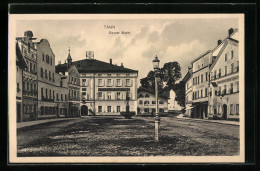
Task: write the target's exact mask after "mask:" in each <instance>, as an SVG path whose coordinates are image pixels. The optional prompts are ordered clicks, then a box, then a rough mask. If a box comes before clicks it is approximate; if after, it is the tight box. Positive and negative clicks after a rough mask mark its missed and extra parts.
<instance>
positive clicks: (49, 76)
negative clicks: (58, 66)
mask: <svg viewBox="0 0 260 171" xmlns="http://www.w3.org/2000/svg"><path fill="white" fill-rule="evenodd" d="M49 80H51V71H49Z"/></svg>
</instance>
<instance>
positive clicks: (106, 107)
mask: <svg viewBox="0 0 260 171" xmlns="http://www.w3.org/2000/svg"><path fill="white" fill-rule="evenodd" d="M66 65H67V64H66V63H65V64H59V65H57V66H56V69H57V71H59V70H60V69H61V70H62V68H65V67H66ZM71 65H74V66H76V68H77V70H78V72H79V74H80V90H79V96H80V100H81V103H80V106H81V108H80V110H81V115H112V114H116V115H119V114H120V112H121V111H125V110H126V97H127V96H128V97H129V98H130V99H129V105H130V111H135V112H136V109H137V76H138V71H136V70H132V69H128V68H125V67H124V66H122V65H121V66H117V65H114V64H112V59H110V63H106V62H103V61H99V60H96V59H94V58H93V57H87V58H86V59H84V60H80V61H74V62H72V61H71ZM74 79H75V78H74ZM73 91H74V90H73ZM74 93H75V91H74ZM76 94H78V90H76Z"/></svg>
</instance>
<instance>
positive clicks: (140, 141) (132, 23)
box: [9, 15, 244, 158]
mask: <svg viewBox="0 0 260 171" xmlns="http://www.w3.org/2000/svg"><path fill="white" fill-rule="evenodd" d="M104 16H105V15H104ZM104 16H103V17H104ZM112 16H113V15H112ZM125 16H127V15H125ZM158 16H160V15H158ZM180 16H181V15H180ZM84 17H86V18H85V19H75V18H74V19H63V20H60V19H55V16H54V19H53V20H49V19H48V18H47V19H46V18H45V19H44V20H43V21H41V20H35V19H31V20H30V19H29V20H23V19H20V20H17V21H16V30H15V38H14V40H12V42H13V47H14V48H13V49H14V53H13V56H12V57H13V58H16V65H15V71H16V74H15V84H14V85H15V94H16V104H15V109H16V112H15V114H14V115H12V116H14V117H13V118H15V125H16V127H14V128H16V129H15V131H16V134H15V135H16V140H15V143H16V147H17V148H16V151H15V152H16V155H17V156H16V157H17V158H19V157H21V158H23V157H47V156H48V157H75V156H81V157H107V156H108V157H116V156H117V157H127V156H129V157H133V156H137V157H149V156H210V157H214V156H228V157H236V156H240V155H241V123H242V122H241V118H243V117H244V113H243V110H241V85H242V84H243V81H241V67H240V66H241V61H240V59H241V49H240V43H241V40H242V39H241V34H242V33H241V27H240V26H241V25H239V21H240V20H239V19H237V18H235V17H233V16H232V17H227V16H224V17H223V16H221V15H220V17H219V18H209V17H205V18H203V17H204V16H201V17H200V18H196V17H195V18H192V17H191V18H189V17H187V18H185V17H183V18H181V17H180V18H178V17H175V15H172V16H167V15H161V16H160V17H161V18H156V17H157V16H156V15H155V18H153V17H151V15H147V16H145V17H147V18H144V19H143V18H140V17H139V18H138V17H136V18H134V17H133V16H131V15H128V16H127V17H129V18H130V19H128V18H124V20H122V18H120V17H124V15H122V16H115V18H111V19H107V18H106V19H103V18H98V19H93V18H91V17H90V18H88V17H89V16H88V15H86V16H84ZM96 17H99V16H96ZM105 17H107V16H105ZM117 17H118V18H117ZM131 17H133V18H131ZM149 17H151V18H149ZM171 17H172V18H171ZM60 28H63V29H60ZM242 31H243V30H242ZM241 116H242V117H241ZM9 117H10V116H9Z"/></svg>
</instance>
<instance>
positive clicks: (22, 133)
mask: <svg viewBox="0 0 260 171" xmlns="http://www.w3.org/2000/svg"><path fill="white" fill-rule="evenodd" d="M17 142H18V146H17V150H18V154H17V155H18V156H157V155H160V156H178V155H181V156H187V155H192V156H202V155H208V156H212V155H214V156H215V155H216V156H222V155H223V156H234V155H238V154H239V126H237V125H229V124H220V123H214V122H198V121H193V120H191V119H177V118H170V117H162V118H161V123H160V141H159V142H155V141H154V120H153V118H151V117H133V119H124V118H123V117H122V116H110V117H106V116H93V117H84V118H77V119H71V120H60V121H57V122H48V123H44V124H40V125H34V126H28V127H24V128H21V129H18V131H17Z"/></svg>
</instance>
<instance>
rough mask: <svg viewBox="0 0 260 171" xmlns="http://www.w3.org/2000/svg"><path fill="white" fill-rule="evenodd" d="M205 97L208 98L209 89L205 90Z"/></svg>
mask: <svg viewBox="0 0 260 171" xmlns="http://www.w3.org/2000/svg"><path fill="white" fill-rule="evenodd" d="M205 96H206V97H208V89H207V88H205Z"/></svg>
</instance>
